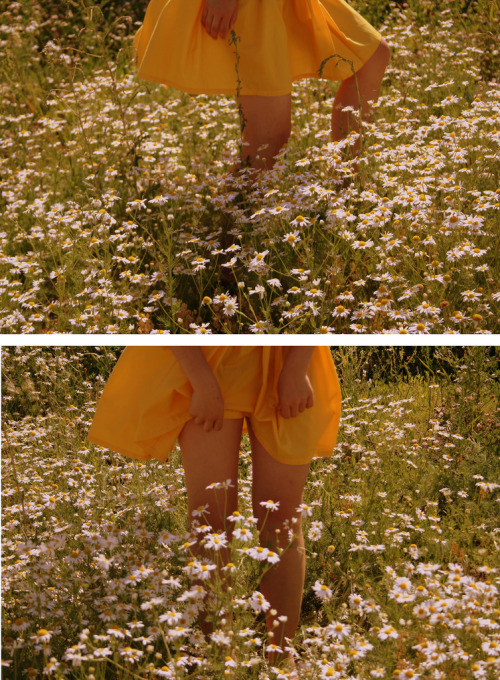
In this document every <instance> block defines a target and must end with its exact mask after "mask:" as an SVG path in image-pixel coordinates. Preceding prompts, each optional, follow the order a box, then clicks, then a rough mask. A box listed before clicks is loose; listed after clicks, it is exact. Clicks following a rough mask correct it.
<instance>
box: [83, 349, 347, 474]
mask: <svg viewBox="0 0 500 680" xmlns="http://www.w3.org/2000/svg"><path fill="white" fill-rule="evenodd" d="M202 351H203V354H204V356H205V358H206V360H207V362H208V364H209V366H210V367H211V369H212V371H213V373H214V375H215V377H216V379H217V382H218V383H219V386H220V389H221V392H222V396H223V399H224V418H241V417H246V418H249V419H250V421H251V423H252V427H253V429H254V431H255V434H256V437H257V439H258V440H259V442H260V443H261V444H262V445H263V446H264V447H265V449H266V450H267V451H268V452H269V453H270V454H271V455H272V456H273V457H274V458H275V459H276V460H279V461H280V462H282V463H288V464H290V465H303V464H305V463H308V462H310V461H311V459H312V458H313V457H315V456H325V457H326V456H330V455H331V454H332V450H333V448H334V446H335V442H336V438H337V431H338V426H339V421H340V410H341V393H340V386H339V382H338V378H337V373H336V370H335V366H334V364H333V360H332V356H331V353H330V349H329V348H328V347H315V348H314V352H313V354H312V358H311V361H310V364H309V368H308V376H309V379H310V381H311V384H312V387H313V390H314V406H313V407H312V408H310V409H306V410H305V411H304V412H303V413H300V414H299V415H297V416H296V417H295V418H289V419H285V418H283V417H282V416H281V415H280V414H279V413H278V411H277V406H278V392H277V384H278V378H279V375H280V372H281V369H282V367H283V363H284V359H285V356H286V352H287V351H288V348H286V347H204V348H203V350H202ZM192 393H193V389H192V387H191V384H190V382H189V380H188V379H187V377H186V374H185V373H184V371H183V369H182V368H181V366H180V364H179V363H178V361H177V360H176V358H175V356H174V354H173V352H172V351H171V350H170V349H168V348H165V347H128V348H126V349H125V350H124V351H123V353H122V355H121V356H120V359H119V360H118V362H117V364H116V366H115V368H114V370H113V372H112V374H111V376H110V378H109V380H108V382H107V383H106V386H105V388H104V391H103V393H102V396H101V398H100V400H99V402H98V406H97V410H96V414H95V418H94V421H93V423H92V426H91V428H90V432H89V435H88V439H89V440H90V441H91V442H93V443H95V444H98V445H100V446H103V447H106V448H108V449H112V450H114V451H118V452H119V453H123V454H125V455H126V456H129V457H131V458H136V459H139V460H148V459H150V458H156V459H158V460H161V461H164V460H166V458H167V456H168V454H169V452H170V451H172V449H173V448H174V447H175V442H176V440H177V438H178V436H179V434H180V432H181V430H182V428H183V427H184V424H185V423H186V422H187V421H188V420H190V419H191V416H190V415H189V407H190V403H191V396H192ZM245 428H246V424H245Z"/></svg>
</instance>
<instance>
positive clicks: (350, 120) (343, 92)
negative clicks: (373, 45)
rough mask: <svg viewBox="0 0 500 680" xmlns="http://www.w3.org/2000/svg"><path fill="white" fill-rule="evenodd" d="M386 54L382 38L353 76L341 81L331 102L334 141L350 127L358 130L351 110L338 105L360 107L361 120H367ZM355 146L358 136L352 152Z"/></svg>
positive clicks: (374, 99)
mask: <svg viewBox="0 0 500 680" xmlns="http://www.w3.org/2000/svg"><path fill="white" fill-rule="evenodd" d="M390 55H391V50H390V48H389V45H388V44H387V43H386V41H385V40H384V39H382V41H381V42H380V45H379V46H378V47H377V49H376V50H375V52H374V54H373V55H372V56H371V57H370V59H369V60H368V61H367V62H366V64H364V66H363V67H362V68H361V69H360V70H359V71H358V72H357V73H356V76H354V75H352V76H351V77H350V78H348V79H347V80H344V81H342V83H341V85H340V87H339V89H338V91H337V94H336V96H335V100H334V102H333V112H332V140H333V141H334V142H335V141H340V140H341V139H343V138H344V137H346V136H347V135H348V134H349V133H350V132H352V131H353V130H354V131H358V130H359V126H358V123H357V121H356V118H355V117H354V116H353V114H352V113H351V112H350V111H342V108H344V107H346V106H352V107H353V108H354V109H355V110H356V111H360V113H361V118H362V119H363V120H369V118H370V115H371V113H372V108H371V106H370V104H369V102H370V101H372V102H376V101H377V99H378V96H379V93H380V85H381V83H382V79H383V77H384V73H385V69H386V68H387V64H388V63H389V58H390ZM356 82H357V87H356ZM358 89H359V95H358ZM359 150H360V142H359V139H358V140H357V142H356V144H355V147H354V152H355V154H356V153H358V152H359Z"/></svg>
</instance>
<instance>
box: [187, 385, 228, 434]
mask: <svg viewBox="0 0 500 680" xmlns="http://www.w3.org/2000/svg"><path fill="white" fill-rule="evenodd" d="M189 415H190V416H191V417H192V418H193V420H194V422H195V424H196V425H199V426H200V427H202V428H203V430H204V431H205V432H212V430H216V431H219V430H222V424H223V420H224V400H223V398H222V394H221V391H220V387H219V385H218V383H217V381H216V380H215V378H214V380H208V381H206V382H205V383H200V384H197V385H196V387H194V388H193V396H192V397H191V406H190V408H189Z"/></svg>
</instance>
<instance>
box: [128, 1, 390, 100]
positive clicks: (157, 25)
mask: <svg viewBox="0 0 500 680" xmlns="http://www.w3.org/2000/svg"><path fill="white" fill-rule="evenodd" d="M202 12H203V0H151V2H150V3H149V5H148V7H147V10H146V15H145V18H144V22H143V24H142V25H141V27H140V28H139V30H138V31H137V33H136V35H135V37H134V52H135V59H136V65H137V69H138V71H137V75H138V76H139V77H140V78H143V79H145V80H150V81H153V82H159V83H163V84H165V85H171V86H173V87H176V88H178V89H180V90H183V91H185V92H188V93H191V94H226V95H237V94H242V95H262V96H278V95H283V94H288V93H289V92H291V90H292V82H293V81H296V80H299V79H301V78H307V77H312V78H317V77H319V76H320V70H321V77H322V78H326V79H328V80H345V79H346V78H348V77H349V76H351V75H352V74H353V72H354V71H358V70H359V69H360V68H361V67H362V66H363V65H364V64H365V63H366V62H367V61H368V59H369V58H370V57H371V56H372V54H373V53H374V52H375V50H376V49H377V47H378V45H379V43H380V40H381V35H380V33H379V32H378V31H377V30H376V29H375V28H373V26H371V24H370V23H368V21H366V20H365V19H363V17H362V16H360V14H358V13H357V12H356V11H355V10H354V9H353V8H352V7H350V6H349V5H348V4H347V3H346V2H344V0H238V17H237V20H236V23H235V25H234V28H233V31H234V36H235V37H236V44H235V43H234V41H233V42H232V43H231V39H222V38H217V39H216V40H214V39H213V38H212V37H211V36H209V35H208V33H207V32H206V31H205V29H204V27H203V25H202V23H201V19H202ZM236 52H237V56H238V72H237V56H236ZM238 80H239V84H238Z"/></svg>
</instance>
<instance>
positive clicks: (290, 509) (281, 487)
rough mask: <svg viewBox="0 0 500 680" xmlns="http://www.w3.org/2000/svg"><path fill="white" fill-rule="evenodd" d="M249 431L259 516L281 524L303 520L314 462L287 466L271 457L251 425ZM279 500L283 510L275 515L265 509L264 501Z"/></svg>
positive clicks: (256, 508) (254, 494) (255, 503)
mask: <svg viewBox="0 0 500 680" xmlns="http://www.w3.org/2000/svg"><path fill="white" fill-rule="evenodd" d="M248 431H249V435H250V441H251V444H252V466H253V487H252V501H253V511H254V515H255V517H257V519H258V520H260V521H262V520H263V519H264V517H266V515H267V520H266V523H272V524H273V525H278V524H279V525H281V524H282V523H283V522H284V521H285V520H290V519H292V518H293V517H299V515H300V511H299V512H297V508H298V507H299V505H300V504H301V503H302V502H303V491H304V486H305V483H306V480H307V475H308V474H309V469H310V467H311V466H310V463H307V464H306V465H287V464H286V463H281V462H280V461H278V460H276V459H275V458H273V457H272V456H271V454H270V453H269V452H268V451H267V450H266V449H265V448H264V446H262V444H261V443H260V442H259V441H258V439H257V438H256V436H255V433H254V431H253V428H252V424H251V422H249V423H248ZM268 500H272V501H278V502H279V509H278V510H277V511H274V512H269V513H268V510H267V509H266V508H265V507H263V506H261V505H260V503H261V502H262V501H268Z"/></svg>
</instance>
